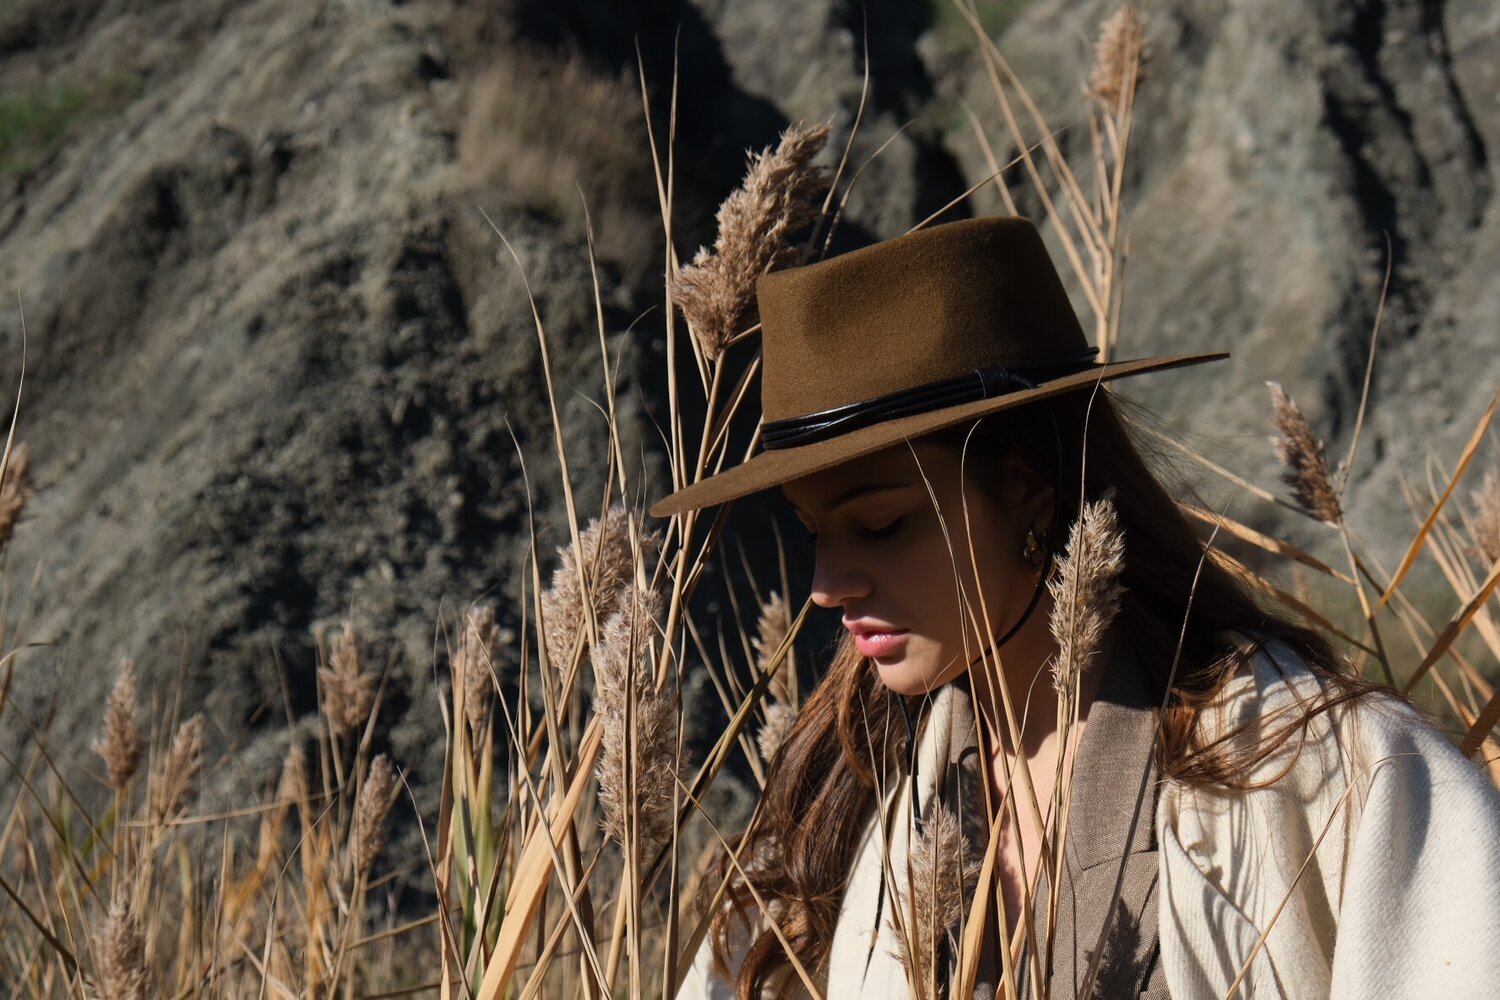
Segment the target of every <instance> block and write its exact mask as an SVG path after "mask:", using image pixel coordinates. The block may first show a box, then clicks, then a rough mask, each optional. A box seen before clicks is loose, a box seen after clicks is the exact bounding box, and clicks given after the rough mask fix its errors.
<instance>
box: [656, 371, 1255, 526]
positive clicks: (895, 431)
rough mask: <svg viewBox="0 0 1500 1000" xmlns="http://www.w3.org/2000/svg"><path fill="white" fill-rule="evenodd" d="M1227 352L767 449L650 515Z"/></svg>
mask: <svg viewBox="0 0 1500 1000" xmlns="http://www.w3.org/2000/svg"><path fill="white" fill-rule="evenodd" d="M1227 357H1229V353H1228V352H1227V351H1220V352H1216V353H1212V354H1178V355H1171V356H1167V357H1158V358H1137V359H1135V360H1133V361H1115V362H1110V363H1107V364H1102V365H1097V366H1095V367H1093V368H1090V369H1086V370H1084V371H1081V372H1075V373H1073V374H1071V375H1065V376H1062V377H1060V378H1056V379H1053V380H1051V381H1048V382H1045V383H1043V384H1042V385H1039V386H1037V387H1036V388H1035V389H1023V390H1021V391H1020V392H1012V393H1007V394H1005V395H1003V396H994V397H991V398H990V399H978V400H974V401H972V402H968V403H960V404H958V405H956V406H947V407H943V408H941V409H937V410H931V411H929V412H927V413H916V414H913V415H911V416H909V417H900V418H897V419H894V420H887V421H884V422H882V423H878V424H871V425H869V426H867V427H861V428H859V429H857V430H853V431H849V432H848V433H846V434H840V435H838V436H837V437H832V438H826V439H824V440H822V441H815V442H812V443H811V444H805V445H798V446H796V447H792V448H778V449H775V450H771V451H763V452H761V453H760V454H758V455H755V456H753V457H752V458H750V459H749V460H748V461H746V462H743V463H741V464H740V465H736V466H734V467H733V468H730V469H726V470H724V471H723V472H720V473H718V474H716V475H712V476H709V477H707V478H705V479H700V480H699V481H698V482H696V483H693V484H691V485H689V486H685V487H683V488H682V489H680V490H678V491H677V492H675V493H672V494H669V495H668V496H665V497H663V498H662V499H660V500H658V501H657V502H656V503H654V504H652V505H651V514H652V516H653V517H670V516H671V515H673V514H679V513H681V512H683V511H686V510H696V509H699V508H702V507H712V506H714V505H715V504H721V503H726V502H728V501H730V500H738V499H740V498H742V497H746V496H749V495H750V494H752V493H758V492H760V491H761V490H765V489H770V488H771V487H773V486H780V485H782V484H784V483H789V482H792V481H793V480H795V479H800V478H802V477H803V476H807V475H811V474H812V473H814V472H822V471H823V470H824V469H830V468H832V467H834V466H835V465H838V464H840V463H841V462H846V461H848V460H850V459H852V458H859V457H861V456H863V455H868V454H870V453H871V452H876V451H880V450H881V449H882V448H886V447H888V446H890V445H893V444H897V443H899V442H901V441H904V440H910V439H912V438H919V437H921V436H922V435H924V434H928V433H931V432H932V431H938V430H942V429H943V428H945V427H952V426H953V425H954V424H961V423H963V422H964V421H966V420H972V419H975V418H978V417H983V416H988V415H989V414H991V413H997V412H999V411H1001V410H1008V409H1011V408H1013V407H1017V406H1023V405H1025V404H1027V403H1034V402H1036V401H1038V400H1042V399H1047V398H1049V397H1051V396H1057V395H1061V394H1062V393H1065V392H1070V391H1074V390H1077V389H1082V388H1085V387H1088V386H1092V385H1094V384H1096V383H1099V382H1109V381H1112V380H1114V379H1117V378H1123V377H1124V376H1126V375H1140V374H1144V373H1146V372H1153V371H1161V370H1163V369H1166V368H1182V367H1185V366H1187V365H1196V364H1202V363H1203V362H1206V361H1219V360H1222V359H1224V358H1227Z"/></svg>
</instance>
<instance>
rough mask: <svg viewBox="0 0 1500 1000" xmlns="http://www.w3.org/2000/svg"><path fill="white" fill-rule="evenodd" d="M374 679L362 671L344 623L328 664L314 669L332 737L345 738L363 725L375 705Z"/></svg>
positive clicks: (360, 659)
mask: <svg viewBox="0 0 1500 1000" xmlns="http://www.w3.org/2000/svg"><path fill="white" fill-rule="evenodd" d="M378 680H379V678H378V677H376V675H375V674H374V672H372V671H367V670H365V667H364V656H363V655H362V654H361V652H360V648H359V635H358V633H356V632H355V631H354V623H353V622H352V621H345V622H344V626H343V631H342V633H341V634H340V635H339V639H338V645H337V646H336V647H335V648H334V651H333V656H332V657H331V658H330V659H329V662H328V665H327V666H323V667H319V668H318V683H319V684H320V685H322V687H323V710H324V711H325V712H326V713H327V715H328V721H329V723H330V724H331V725H332V726H333V731H334V732H335V733H336V734H338V735H339V736H348V735H349V734H350V733H353V732H356V731H357V730H359V729H360V728H361V727H363V726H364V724H365V721H366V720H367V719H369V717H370V707H371V706H372V705H373V704H374V703H375V684H376V682H377V681H378Z"/></svg>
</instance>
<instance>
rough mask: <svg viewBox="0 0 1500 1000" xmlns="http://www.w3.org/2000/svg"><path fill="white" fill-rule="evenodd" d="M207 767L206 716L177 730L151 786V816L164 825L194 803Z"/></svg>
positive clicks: (184, 724)
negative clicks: (198, 784)
mask: <svg viewBox="0 0 1500 1000" xmlns="http://www.w3.org/2000/svg"><path fill="white" fill-rule="evenodd" d="M202 768H203V714H202V713H201V712H200V713H198V714H197V715H194V716H193V717H192V718H191V719H188V720H187V721H186V722H184V723H183V724H182V725H180V726H178V727H177V733H176V735H175V736H173V737H172V745H171V747H170V748H168V750H167V756H166V758H165V760H163V761H162V764H161V766H160V768H159V769H158V771H157V773H156V774H155V775H154V776H153V781H152V783H151V817H152V819H154V820H155V821H156V822H158V823H161V822H164V821H165V820H168V819H170V818H172V816H174V815H175V814H176V813H177V810H178V809H179V808H181V807H182V806H183V805H185V804H187V802H188V801H190V800H191V798H192V796H193V794H194V793H195V789H194V787H193V783H194V782H195V781H196V780H197V778H198V772H199V771H200V770H202Z"/></svg>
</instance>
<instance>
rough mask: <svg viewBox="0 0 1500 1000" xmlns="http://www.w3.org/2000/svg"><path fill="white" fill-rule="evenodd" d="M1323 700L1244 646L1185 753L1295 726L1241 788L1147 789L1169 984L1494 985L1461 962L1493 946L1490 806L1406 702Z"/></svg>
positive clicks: (1356, 992)
mask: <svg viewBox="0 0 1500 1000" xmlns="http://www.w3.org/2000/svg"><path fill="white" fill-rule="evenodd" d="M1338 694H1339V689H1338V685H1336V684H1335V683H1333V682H1332V681H1331V680H1330V678H1329V677H1328V676H1327V675H1326V674H1324V673H1322V672H1321V671H1319V670H1317V669H1315V668H1314V667H1312V666H1311V665H1309V664H1308V663H1307V662H1306V661H1305V660H1303V658H1302V657H1301V656H1299V655H1298V654H1297V652H1296V650H1295V649H1293V648H1292V647H1290V646H1289V645H1287V644H1286V643H1283V642H1280V641H1274V640H1273V641H1270V642H1265V643H1263V644H1261V646H1260V648H1258V649H1256V650H1255V651H1254V652H1253V653H1251V655H1249V656H1248V657H1247V658H1246V660H1245V662H1244V663H1243V664H1242V666H1241V667H1240V669H1239V672H1238V673H1237V674H1236V675H1235V676H1234V677H1233V678H1231V680H1230V681H1229V682H1228V684H1227V685H1226V686H1225V687H1224V688H1223V690H1222V692H1221V697H1220V698H1219V699H1218V700H1217V701H1216V702H1215V704H1214V705H1212V706H1210V709H1209V710H1205V712H1204V715H1203V718H1202V720H1201V722H1202V728H1203V732H1202V733H1201V735H1200V740H1199V742H1200V745H1201V743H1202V742H1204V741H1205V740H1213V739H1220V740H1223V741H1224V742H1225V743H1226V744H1229V745H1230V746H1234V745H1235V744H1239V745H1240V746H1241V747H1248V746H1250V744H1251V742H1252V741H1255V740H1258V739H1263V738H1265V737H1266V736H1267V735H1268V733H1271V732H1272V731H1273V730H1274V728H1275V727H1278V726H1293V725H1298V724H1299V720H1303V719H1305V720H1306V725H1305V726H1302V727H1301V729H1300V730H1299V731H1297V732H1294V733H1292V734H1291V735H1289V736H1288V737H1287V739H1286V740H1285V742H1284V744H1283V745H1281V746H1280V747H1279V748H1278V749H1277V751H1276V752H1274V753H1273V754H1272V755H1270V756H1269V757H1267V758H1266V759H1265V760H1264V761H1262V762H1261V763H1260V764H1258V765H1257V766H1255V767H1254V768H1253V769H1252V770H1251V771H1250V772H1249V773H1248V774H1246V775H1245V776H1244V781H1245V785H1246V786H1247V787H1243V788H1238V787H1218V786H1213V787H1205V786H1191V785H1187V784H1185V783H1181V782H1176V781H1171V780H1168V781H1166V782H1165V783H1164V784H1163V786H1162V788H1161V795H1160V798H1159V800H1158V812H1157V833H1158V842H1159V846H1160V851H1161V856H1160V872H1161V884H1162V891H1163V894H1164V907H1163V910H1162V913H1163V927H1162V934H1163V955H1164V957H1165V958H1166V960H1167V962H1168V965H1169V966H1170V968H1171V972H1170V974H1169V979H1171V981H1172V982H1173V983H1174V985H1176V986H1185V987H1187V986H1189V985H1191V984H1196V986H1203V987H1204V989H1205V990H1206V991H1207V992H1215V991H1217V992H1216V995H1223V993H1224V989H1223V987H1225V986H1227V978H1226V980H1225V981H1224V982H1221V981H1220V980H1219V973H1220V972H1221V971H1222V969H1224V968H1228V969H1230V970H1236V969H1238V968H1240V967H1241V964H1242V963H1244V964H1245V965H1246V966H1247V967H1248V968H1249V969H1250V973H1249V978H1248V979H1247V980H1246V982H1247V983H1260V984H1265V986H1266V987H1267V988H1269V987H1270V984H1273V983H1276V982H1281V981H1296V982H1298V983H1301V984H1303V986H1305V987H1306V988H1307V989H1308V990H1309V991H1311V992H1313V993H1318V994H1321V995H1325V996H1335V997H1354V996H1359V997H1395V996H1415V995H1434V996H1436V995H1451V996H1469V995H1473V994H1472V992H1467V991H1466V990H1465V988H1464V987H1462V986H1461V985H1458V986H1456V987H1455V989H1454V990H1453V991H1448V992H1443V991H1438V992H1430V993H1429V992H1426V990H1425V989H1424V988H1423V987H1422V985H1421V984H1422V983H1424V982H1426V983H1428V984H1429V985H1430V984H1431V983H1436V982H1442V983H1446V984H1450V985H1453V984H1456V983H1458V982H1459V980H1460V979H1462V978H1463V977H1464V976H1470V975H1480V976H1481V978H1483V977H1484V976H1488V975H1489V974H1490V973H1491V972H1500V968H1497V966H1500V958H1497V960H1494V961H1492V960H1490V959H1485V960H1484V961H1482V962H1481V961H1479V960H1478V956H1480V955H1483V954H1485V953H1486V949H1487V948H1488V949H1489V950H1490V951H1493V941H1494V940H1495V939H1496V938H1497V937H1500V856H1496V855H1495V853H1494V845H1495V844H1496V843H1497V842H1500V791H1497V789H1496V788H1495V786H1494V784H1493V783H1492V782H1491V780H1490V778H1489V776H1488V775H1487V774H1486V773H1485V772H1484V771H1483V770H1481V768H1480V767H1479V765H1477V764H1476V763H1474V762H1473V761H1470V760H1468V759H1467V758H1466V757H1464V756H1463V754H1461V753H1460V752H1459V751H1458V749H1457V748H1456V747H1455V746H1454V745H1453V744H1452V742H1450V740H1449V739H1448V737H1447V736H1446V735H1444V734H1443V733H1442V732H1441V731H1440V730H1439V729H1437V728H1436V726H1434V725H1433V724H1432V723H1431V722H1429V721H1428V720H1427V719H1426V718H1425V717H1424V716H1423V715H1422V713H1420V712H1419V711H1417V710H1416V709H1415V708H1413V707H1412V706H1411V705H1410V704H1408V703H1407V702H1406V701H1405V700H1403V699H1401V698H1399V697H1396V696H1394V695H1392V694H1390V693H1389V692H1385V691H1380V690H1375V691H1369V692H1366V693H1364V694H1363V695H1362V696H1360V697H1358V698H1355V699H1351V700H1344V701H1340V700H1339V699H1338ZM1320 704H1323V705H1327V706H1328V707H1326V710H1323V711H1319V712H1316V713H1315V714H1311V716H1310V717H1309V710H1310V709H1313V708H1316V707H1317V706H1319V705H1320ZM1487 941H1488V942H1489V944H1486V942H1487ZM1481 965H1482V966H1484V968H1482V969H1481V968H1479V966H1481ZM1455 977H1458V978H1455ZM1194 988H1196V987H1194ZM1194 988H1189V989H1187V992H1188V993H1193V992H1194ZM1403 990H1405V991H1407V992H1403ZM1175 992H1177V990H1176V989H1174V993H1175ZM1270 993H1271V995H1276V990H1275V989H1270Z"/></svg>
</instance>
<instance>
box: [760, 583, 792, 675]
mask: <svg viewBox="0 0 1500 1000" xmlns="http://www.w3.org/2000/svg"><path fill="white" fill-rule="evenodd" d="M790 630H791V621H790V620H789V619H788V617H787V607H786V599H785V598H783V597H782V596H781V594H780V592H778V591H774V590H773V591H771V594H770V596H769V597H767V598H766V599H765V601H764V602H762V603H761V606H760V615H759V617H758V618H757V619H756V622H755V638H753V639H751V640H750V646H751V648H752V649H754V650H755V666H756V669H757V670H759V671H760V672H761V673H765V672H766V671H767V670H768V669H770V666H771V658H772V657H774V656H775V655H776V651H777V650H778V649H780V648H781V644H782V643H783V642H785V641H786V634H787V632H788V631H790ZM790 666H791V664H790V663H785V664H782V667H781V669H780V670H778V671H777V673H776V676H775V677H774V678H772V680H771V685H770V689H769V694H770V696H771V697H772V698H774V699H775V700H777V701H784V702H790V701H791V700H792V698H791V692H790V691H789V690H788V687H787V682H786V677H787V670H788V668H789V667H790Z"/></svg>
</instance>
